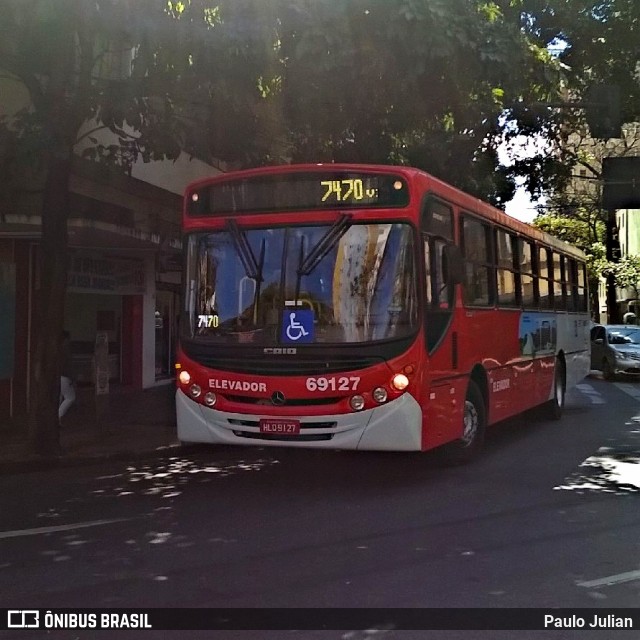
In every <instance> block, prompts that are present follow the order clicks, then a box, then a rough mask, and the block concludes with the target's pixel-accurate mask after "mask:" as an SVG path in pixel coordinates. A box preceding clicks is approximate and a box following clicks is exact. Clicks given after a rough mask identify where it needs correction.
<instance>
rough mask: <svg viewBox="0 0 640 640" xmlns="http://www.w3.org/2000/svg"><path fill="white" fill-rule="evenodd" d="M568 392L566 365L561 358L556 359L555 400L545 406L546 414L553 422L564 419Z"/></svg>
mask: <svg viewBox="0 0 640 640" xmlns="http://www.w3.org/2000/svg"><path fill="white" fill-rule="evenodd" d="M566 390H567V383H566V379H565V372H564V363H563V362H562V360H561V359H560V358H556V366H555V368H554V372H553V398H551V400H549V401H548V402H547V403H546V404H545V413H546V415H547V417H548V418H550V419H551V420H560V418H561V417H562V412H563V411H564V402H565V396H566Z"/></svg>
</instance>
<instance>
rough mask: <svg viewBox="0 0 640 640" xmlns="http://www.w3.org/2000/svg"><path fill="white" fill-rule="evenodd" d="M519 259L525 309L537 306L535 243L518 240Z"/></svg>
mask: <svg viewBox="0 0 640 640" xmlns="http://www.w3.org/2000/svg"><path fill="white" fill-rule="evenodd" d="M518 261H519V265H520V299H521V301H522V306H523V307H524V308H525V309H531V308H534V307H536V303H537V299H538V295H537V294H538V289H537V287H536V284H537V283H536V279H535V278H534V265H533V245H532V244H531V243H530V242H528V241H526V240H520V241H519V242H518Z"/></svg>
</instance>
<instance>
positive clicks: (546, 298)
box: [538, 247, 553, 309]
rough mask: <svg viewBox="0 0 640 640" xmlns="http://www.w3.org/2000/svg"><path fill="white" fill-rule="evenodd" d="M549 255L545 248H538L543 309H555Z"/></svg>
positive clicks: (540, 294) (539, 283) (539, 280)
mask: <svg viewBox="0 0 640 640" xmlns="http://www.w3.org/2000/svg"><path fill="white" fill-rule="evenodd" d="M550 274H551V271H550V269H549V254H548V251H547V250H546V249H545V247H538V292H539V304H540V308H541V309H551V308H552V307H553V304H552V299H551V296H552V295H553V289H552V288H551V287H553V284H552V281H550V279H549V276H550Z"/></svg>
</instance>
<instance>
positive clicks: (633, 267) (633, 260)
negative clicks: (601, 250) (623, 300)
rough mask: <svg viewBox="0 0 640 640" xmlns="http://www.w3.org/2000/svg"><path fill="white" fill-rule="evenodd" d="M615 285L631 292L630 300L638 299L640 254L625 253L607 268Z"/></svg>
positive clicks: (639, 291)
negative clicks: (625, 254)
mask: <svg viewBox="0 0 640 640" xmlns="http://www.w3.org/2000/svg"><path fill="white" fill-rule="evenodd" d="M609 272H610V273H611V274H612V275H613V277H614V279H615V283H616V286H618V287H619V288H620V289H626V290H627V292H631V294H632V295H631V296H628V297H629V298H631V299H632V300H638V299H640V256H637V255H627V256H624V257H623V258H621V260H620V261H619V262H617V263H615V264H612V265H611V266H610V268H609Z"/></svg>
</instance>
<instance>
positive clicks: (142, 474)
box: [100, 457, 279, 498]
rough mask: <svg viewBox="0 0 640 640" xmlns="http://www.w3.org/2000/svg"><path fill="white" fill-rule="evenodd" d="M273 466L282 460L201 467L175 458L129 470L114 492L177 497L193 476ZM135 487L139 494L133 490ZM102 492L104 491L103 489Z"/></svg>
mask: <svg viewBox="0 0 640 640" xmlns="http://www.w3.org/2000/svg"><path fill="white" fill-rule="evenodd" d="M274 464H279V461H278V460H275V459H273V458H269V459H258V460H252V461H251V462H247V461H244V460H235V461H233V462H228V463H223V462H221V463H217V464H211V463H206V464H199V463H197V462H195V461H193V460H190V459H188V458H178V457H173V458H169V459H168V460H166V461H160V462H158V463H156V464H145V465H143V466H141V467H134V466H129V467H127V469H126V471H125V473H124V474H122V475H121V476H120V478H119V479H120V480H121V482H122V481H124V484H125V486H117V487H115V488H114V489H113V490H112V491H115V492H116V495H119V496H125V495H130V494H132V493H142V494H143V495H148V496H160V497H162V498H175V497H178V496H180V495H181V494H182V491H181V488H182V487H183V486H184V485H186V484H187V483H188V482H190V481H192V479H193V478H194V476H202V477H203V478H210V477H214V476H215V477H226V476H231V475H235V474H238V473H247V472H255V471H260V470H262V469H264V468H266V467H268V466H272V465H274ZM134 485H136V487H134ZM134 488H135V489H137V491H134ZM100 491H101V492H102V493H104V492H105V490H104V489H102V490H100Z"/></svg>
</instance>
